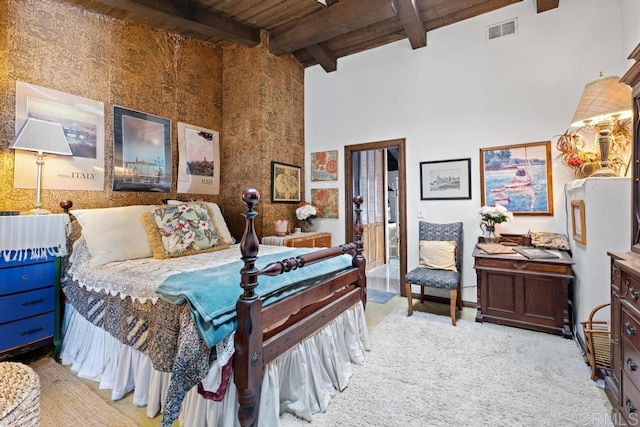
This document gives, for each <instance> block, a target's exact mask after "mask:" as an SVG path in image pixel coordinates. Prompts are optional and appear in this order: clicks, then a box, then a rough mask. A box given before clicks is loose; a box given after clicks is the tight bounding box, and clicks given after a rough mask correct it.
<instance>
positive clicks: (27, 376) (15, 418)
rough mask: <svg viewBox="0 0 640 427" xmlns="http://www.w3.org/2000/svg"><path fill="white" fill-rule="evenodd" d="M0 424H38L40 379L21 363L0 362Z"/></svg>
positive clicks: (28, 426)
mask: <svg viewBox="0 0 640 427" xmlns="http://www.w3.org/2000/svg"><path fill="white" fill-rule="evenodd" d="M0 426H1V427H13V426H15V427H18V426H20V427H32V426H40V380H39V378H38V375H37V374H36V373H35V372H34V370H33V369H31V368H30V367H28V366H27V365H23V364H22V363H14V362H2V363H0Z"/></svg>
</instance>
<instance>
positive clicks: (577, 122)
mask: <svg viewBox="0 0 640 427" xmlns="http://www.w3.org/2000/svg"><path fill="white" fill-rule="evenodd" d="M631 106H632V103H631V89H630V88H629V87H628V86H627V85H625V84H624V83H620V78H619V77H602V78H600V79H599V80H596V81H593V82H591V83H589V84H587V85H586V86H585V88H584V92H583V93H582V97H581V98H580V102H578V108H577V109H576V113H575V114H574V115H573V120H571V126H573V127H580V126H587V127H591V128H593V129H594V130H595V131H596V132H597V133H598V145H599V147H600V169H598V170H597V171H596V172H595V173H594V174H593V175H591V176H596V177H597V176H599V177H607V176H618V174H616V173H615V172H614V171H613V170H612V169H611V168H609V147H610V145H611V128H612V126H613V124H614V123H615V122H616V121H617V120H622V119H626V118H629V117H631V114H632V113H631Z"/></svg>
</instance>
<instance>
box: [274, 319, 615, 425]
mask: <svg viewBox="0 0 640 427" xmlns="http://www.w3.org/2000/svg"><path fill="white" fill-rule="evenodd" d="M370 333H371V340H372V343H371V344H372V351H371V352H370V353H368V354H367V357H366V360H365V363H364V365H362V366H359V367H356V369H355V372H354V375H353V377H352V378H351V380H350V382H349V385H348V386H347V388H346V389H345V391H343V392H342V393H339V394H338V395H337V396H336V397H335V398H333V399H332V400H331V402H330V404H329V408H328V410H327V412H326V413H324V414H316V415H315V416H314V420H313V422H312V423H311V425H313V426H347V425H348V426H355V427H357V426H361V427H365V426H366V427H371V426H390V427H391V426H429V427H435V426H447V427H450V426H492V427H493V426H587V425H591V426H609V425H612V424H611V423H610V421H609V416H608V413H609V407H608V401H607V399H606V396H605V395H604V392H603V391H602V390H600V389H598V388H597V387H596V386H595V383H594V382H593V381H591V380H590V379H589V368H588V367H587V366H586V365H585V364H584V361H583V358H582V356H581V352H580V349H579V348H578V346H577V345H576V343H575V342H574V341H572V340H568V339H564V338H561V337H558V336H554V335H550V334H544V333H538V332H531V331H526V330H523V329H516V328H510V327H506V326H499V325H493V324H488V323H484V324H480V323H475V322H470V321H467V320H463V319H461V320H459V321H458V325H457V326H455V327H453V326H451V323H450V320H449V318H448V317H445V316H435V315H432V314H428V313H421V312H414V314H413V316H412V317H407V316H406V311H404V310H398V311H396V312H394V313H392V314H390V315H388V316H386V317H385V318H384V319H383V320H382V321H381V322H380V324H378V325H377V326H376V327H375V328H373V329H372V330H371V331H370ZM309 425H310V424H309V423H308V422H306V421H303V420H300V419H297V418H295V417H294V416H292V415H289V414H286V415H284V416H283V417H282V426H283V427H292V426H309Z"/></svg>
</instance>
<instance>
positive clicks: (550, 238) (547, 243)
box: [531, 231, 571, 251]
mask: <svg viewBox="0 0 640 427" xmlns="http://www.w3.org/2000/svg"><path fill="white" fill-rule="evenodd" d="M531 245H533V246H535V247H537V248H545V249H560V250H563V251H568V250H570V249H571V247H570V246H569V239H568V238H567V235H566V234H561V233H549V232H545V231H537V232H534V231H532V232H531Z"/></svg>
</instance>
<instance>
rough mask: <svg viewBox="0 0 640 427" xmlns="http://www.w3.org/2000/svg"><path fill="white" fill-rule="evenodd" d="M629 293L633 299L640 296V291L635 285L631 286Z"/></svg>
mask: <svg viewBox="0 0 640 427" xmlns="http://www.w3.org/2000/svg"><path fill="white" fill-rule="evenodd" d="M629 293H630V294H631V298H633V299H638V297H640V291H639V290H637V289H635V288H633V287H629Z"/></svg>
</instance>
